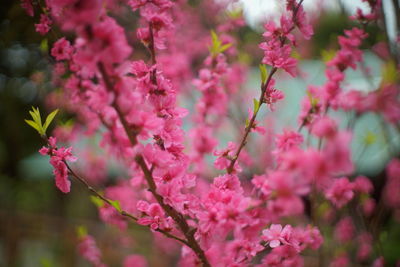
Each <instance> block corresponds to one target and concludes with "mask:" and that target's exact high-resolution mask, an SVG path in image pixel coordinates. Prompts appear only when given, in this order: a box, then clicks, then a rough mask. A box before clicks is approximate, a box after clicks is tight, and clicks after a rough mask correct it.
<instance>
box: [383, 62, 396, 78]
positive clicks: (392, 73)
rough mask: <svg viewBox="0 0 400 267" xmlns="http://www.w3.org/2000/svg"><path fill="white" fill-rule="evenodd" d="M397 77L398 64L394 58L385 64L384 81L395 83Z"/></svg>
mask: <svg viewBox="0 0 400 267" xmlns="http://www.w3.org/2000/svg"><path fill="white" fill-rule="evenodd" d="M397 78H398V76H397V70H396V64H395V63H394V61H393V60H391V61H389V62H387V63H386V64H385V65H384V66H383V70H382V82H383V83H385V84H388V83H389V84H391V83H395V82H396V80H397Z"/></svg>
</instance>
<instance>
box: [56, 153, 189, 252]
mask: <svg viewBox="0 0 400 267" xmlns="http://www.w3.org/2000/svg"><path fill="white" fill-rule="evenodd" d="M63 162H64V164H65V165H66V166H67V168H68V171H69V174H70V175H71V176H72V177H74V178H75V179H76V180H78V181H79V182H81V183H82V184H83V185H84V186H86V188H87V189H88V190H89V191H90V192H91V193H92V194H93V195H95V196H96V197H98V198H100V199H101V200H103V201H104V202H105V203H107V204H108V205H110V206H111V207H113V208H114V209H115V210H116V211H117V212H118V213H119V214H120V215H122V216H124V217H128V218H130V219H131V220H133V221H135V222H136V223H137V221H138V218H137V217H136V216H134V215H132V214H130V213H129V212H127V211H125V210H122V209H121V210H118V209H116V208H115V207H114V206H113V204H112V202H111V200H110V199H108V198H106V197H104V196H103V195H102V194H100V193H99V192H98V191H97V190H96V189H94V188H93V187H92V186H91V185H90V184H89V183H88V182H87V181H86V180H85V179H84V178H82V177H81V176H80V175H78V174H77V173H76V172H75V171H74V170H72V168H71V166H69V164H68V163H67V162H66V161H65V160H64V161H63ZM138 225H141V224H138ZM141 226H144V225H141ZM147 228H150V227H148V226H147ZM155 231H157V232H159V233H162V234H164V235H165V236H166V237H169V238H172V239H175V240H177V241H179V242H181V243H183V244H184V245H186V246H189V244H188V242H187V241H186V240H184V239H182V238H179V237H177V236H175V235H173V234H171V233H169V232H168V231H165V230H163V229H160V228H158V229H155Z"/></svg>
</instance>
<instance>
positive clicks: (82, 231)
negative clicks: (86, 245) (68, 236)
mask: <svg viewBox="0 0 400 267" xmlns="http://www.w3.org/2000/svg"><path fill="white" fill-rule="evenodd" d="M76 234H77V235H78V237H79V238H83V237H85V236H87V234H88V231H87V229H86V227H85V226H83V225H79V226H78V227H77V228H76Z"/></svg>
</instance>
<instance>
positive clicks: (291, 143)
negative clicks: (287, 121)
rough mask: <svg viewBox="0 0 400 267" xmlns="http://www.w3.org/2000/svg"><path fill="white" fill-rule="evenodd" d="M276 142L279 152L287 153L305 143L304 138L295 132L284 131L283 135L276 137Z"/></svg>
mask: <svg viewBox="0 0 400 267" xmlns="http://www.w3.org/2000/svg"><path fill="white" fill-rule="evenodd" d="M275 142H276V147H277V148H278V149H279V150H281V151H287V150H289V149H291V148H294V147H299V146H300V145H301V143H303V136H302V135H301V134H300V133H298V132H295V131H289V130H284V131H283V134H281V135H277V136H276V139H275Z"/></svg>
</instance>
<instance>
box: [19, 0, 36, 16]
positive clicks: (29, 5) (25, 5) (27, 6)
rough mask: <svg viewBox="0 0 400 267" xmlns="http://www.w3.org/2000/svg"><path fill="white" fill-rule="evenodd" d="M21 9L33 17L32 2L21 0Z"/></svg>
mask: <svg viewBox="0 0 400 267" xmlns="http://www.w3.org/2000/svg"><path fill="white" fill-rule="evenodd" d="M21 7H22V8H23V9H25V12H26V13H27V14H28V15H29V16H31V17H33V15H34V11H33V6H32V0H21Z"/></svg>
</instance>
